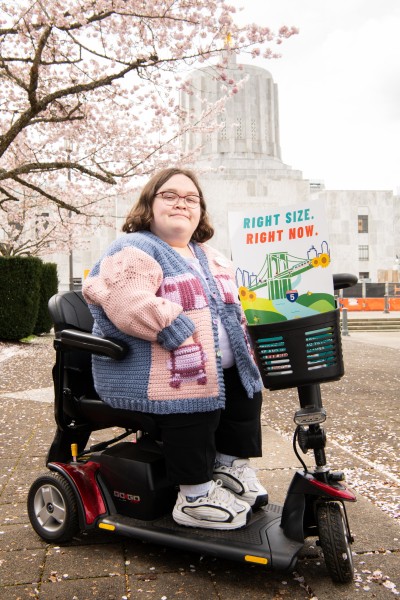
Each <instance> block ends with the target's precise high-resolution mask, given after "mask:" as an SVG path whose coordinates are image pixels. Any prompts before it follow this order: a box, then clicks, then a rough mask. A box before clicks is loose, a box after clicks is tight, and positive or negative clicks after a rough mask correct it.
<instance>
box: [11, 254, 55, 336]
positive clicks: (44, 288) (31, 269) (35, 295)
mask: <svg viewBox="0 0 400 600" xmlns="http://www.w3.org/2000/svg"><path fill="white" fill-rule="evenodd" d="M48 264H49V265H50V266H47V263H46V264H44V263H43V262H42V261H41V260H40V258H36V257H33V256H12V257H0V339H4V340H20V339H22V338H25V337H28V336H29V335H32V334H33V333H44V332H45V331H50V328H51V322H50V321H49V318H48V317H47V301H48V299H49V297H50V296H52V295H53V294H54V293H56V291H57V270H56V266H55V265H54V264H53V263H48ZM45 312H46V316H45ZM47 319H48V320H47Z"/></svg>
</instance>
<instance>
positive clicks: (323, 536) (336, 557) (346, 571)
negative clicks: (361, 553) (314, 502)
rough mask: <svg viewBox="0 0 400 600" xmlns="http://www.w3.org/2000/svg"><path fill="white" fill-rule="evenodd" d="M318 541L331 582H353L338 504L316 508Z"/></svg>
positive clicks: (352, 572)
mask: <svg viewBox="0 0 400 600" xmlns="http://www.w3.org/2000/svg"><path fill="white" fill-rule="evenodd" d="M317 523H318V531H319V541H320V545H321V548H322V551H323V553H324V558H325V564H326V568H327V569H328V571H329V575H330V576H331V578H332V581H334V582H336V583H348V582H350V581H353V576H354V565H353V555H352V552H351V546H350V540H349V532H348V528H347V524H346V518H345V515H344V508H343V506H342V505H341V504H340V503H339V502H325V503H323V504H320V505H319V506H318V508H317Z"/></svg>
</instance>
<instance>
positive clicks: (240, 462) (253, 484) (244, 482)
mask: <svg viewBox="0 0 400 600" xmlns="http://www.w3.org/2000/svg"><path fill="white" fill-rule="evenodd" d="M213 478H214V479H221V481H222V483H223V484H224V487H226V488H227V489H228V490H230V491H231V492H232V493H233V494H235V496H236V497H237V498H240V500H244V501H245V502H247V503H248V504H249V505H250V506H252V507H254V508H257V507H259V506H264V505H265V504H268V492H267V490H266V489H265V488H264V487H263V486H262V485H261V483H260V482H259V481H258V479H257V475H256V472H255V471H254V469H252V468H251V467H250V463H249V461H248V460H247V459H243V458H237V459H236V460H234V461H233V463H232V466H231V467H225V465H219V466H216V467H215V468H214V474H213Z"/></svg>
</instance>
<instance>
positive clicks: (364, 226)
mask: <svg viewBox="0 0 400 600" xmlns="http://www.w3.org/2000/svg"><path fill="white" fill-rule="evenodd" d="M358 233H368V215H358Z"/></svg>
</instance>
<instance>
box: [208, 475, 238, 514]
mask: <svg viewBox="0 0 400 600" xmlns="http://www.w3.org/2000/svg"><path fill="white" fill-rule="evenodd" d="M222 486H223V483H222V481H221V480H220V479H217V481H215V485H214V489H212V488H211V489H210V492H211V490H212V493H211V498H210V492H208V496H207V497H206V498H204V500H203V499H202V500H201V501H202V502H204V501H207V500H208V501H210V500H211V501H212V502H223V503H224V504H225V505H226V506H228V507H232V508H233V509H234V510H236V511H237V510H238V509H239V508H242V506H241V505H240V504H238V503H237V502H236V498H235V496H233V495H232V494H231V493H230V492H229V491H228V490H226V489H225V488H224V487H222Z"/></svg>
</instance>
